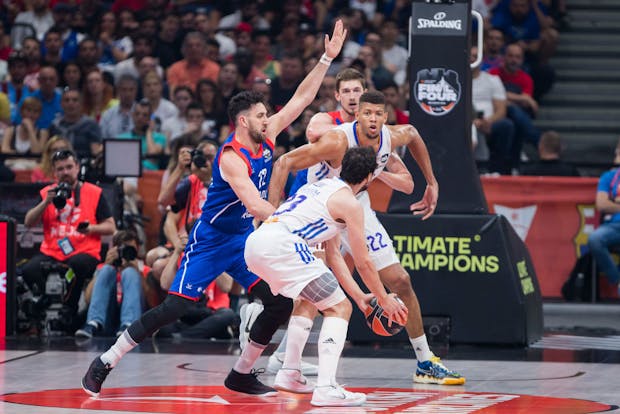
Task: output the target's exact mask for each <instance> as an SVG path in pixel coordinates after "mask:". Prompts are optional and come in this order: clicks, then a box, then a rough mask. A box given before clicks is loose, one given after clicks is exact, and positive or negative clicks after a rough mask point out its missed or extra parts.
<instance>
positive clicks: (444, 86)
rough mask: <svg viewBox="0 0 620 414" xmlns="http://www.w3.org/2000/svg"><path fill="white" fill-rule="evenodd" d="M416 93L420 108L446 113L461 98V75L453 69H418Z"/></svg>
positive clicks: (429, 111) (432, 113) (436, 113)
mask: <svg viewBox="0 0 620 414" xmlns="http://www.w3.org/2000/svg"><path fill="white" fill-rule="evenodd" d="M414 95H415V100H416V102H417V103H418V105H419V106H420V108H422V110H423V111H424V112H426V113H427V114H429V115H432V116H442V115H446V114H447V113H449V112H450V111H452V109H454V107H455V106H456V105H457V104H458V102H459V100H460V99H461V84H460V82H459V75H458V73H457V72H455V71H454V70H452V69H445V68H432V69H422V70H420V71H418V75H417V78H416V81H415V85H414Z"/></svg>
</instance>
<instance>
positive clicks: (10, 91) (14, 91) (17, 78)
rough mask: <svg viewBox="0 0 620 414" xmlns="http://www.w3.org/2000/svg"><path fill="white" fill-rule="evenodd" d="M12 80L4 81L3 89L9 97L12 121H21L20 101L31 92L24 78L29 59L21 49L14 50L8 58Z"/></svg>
mask: <svg viewBox="0 0 620 414" xmlns="http://www.w3.org/2000/svg"><path fill="white" fill-rule="evenodd" d="M8 67H9V75H10V77H11V80H9V81H5V82H2V85H1V86H2V91H1V92H3V93H5V94H6V95H7V97H8V99H9V106H10V108H11V123H19V102H20V101H21V100H22V98H23V97H26V96H28V95H29V94H30V91H29V90H28V87H27V86H26V85H25V84H24V79H25V77H26V74H27V73H28V61H27V60H26V55H24V53H23V52H21V51H13V52H11V54H10V55H9V60H8Z"/></svg>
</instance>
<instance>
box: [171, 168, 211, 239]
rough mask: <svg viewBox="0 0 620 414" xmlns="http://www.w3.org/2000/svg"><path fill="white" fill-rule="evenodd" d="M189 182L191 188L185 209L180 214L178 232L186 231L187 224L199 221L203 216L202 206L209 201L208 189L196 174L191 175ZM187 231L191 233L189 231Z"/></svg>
mask: <svg viewBox="0 0 620 414" xmlns="http://www.w3.org/2000/svg"><path fill="white" fill-rule="evenodd" d="M188 180H189V183H190V186H189V190H188V194H187V200H186V202H185V207H183V210H181V211H180V212H179V217H180V220H179V224H178V226H177V228H178V230H181V229H184V228H185V224H186V223H188V222H189V223H193V222H194V221H196V220H198V219H199V218H200V215H201V214H202V206H203V205H204V203H205V201H207V187H205V185H204V183H203V182H202V181H200V179H199V178H198V177H197V176H196V175H194V174H191V175H190V176H189V177H188ZM187 231H188V232H189V230H187Z"/></svg>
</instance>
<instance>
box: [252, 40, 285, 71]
mask: <svg viewBox="0 0 620 414" xmlns="http://www.w3.org/2000/svg"><path fill="white" fill-rule="evenodd" d="M251 49H252V53H253V55H254V65H255V66H256V67H257V68H258V70H260V71H261V72H263V73H264V74H265V75H266V76H267V77H268V78H270V79H275V78H277V77H278V76H280V62H278V61H277V60H275V59H274V58H273V56H272V55H271V38H270V37H269V33H268V32H266V31H256V30H255V31H254V33H253V34H252V45H251Z"/></svg>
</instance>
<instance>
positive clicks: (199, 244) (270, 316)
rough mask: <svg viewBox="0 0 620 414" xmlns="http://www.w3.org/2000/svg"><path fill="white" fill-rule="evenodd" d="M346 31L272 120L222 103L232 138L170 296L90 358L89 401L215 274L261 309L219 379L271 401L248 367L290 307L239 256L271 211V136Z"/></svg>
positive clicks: (255, 99) (245, 101)
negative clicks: (258, 301)
mask: <svg viewBox="0 0 620 414" xmlns="http://www.w3.org/2000/svg"><path fill="white" fill-rule="evenodd" d="M345 38H346V30H345V29H344V27H343V24H342V21H337V22H336V24H335V27H334V31H333V34H332V37H331V39H330V38H329V37H328V36H327V35H326V36H325V53H324V54H323V56H322V57H321V59H320V61H319V63H317V65H316V66H315V67H314V69H312V71H311V72H310V73H309V74H308V75H307V76H306V78H305V79H304V80H303V81H302V83H301V84H300V85H299V87H298V88H297V90H296V91H295V94H294V95H293V97H292V98H291V100H290V101H289V102H288V103H287V104H286V105H285V106H284V107H283V108H282V109H281V110H280V112H278V113H277V114H275V115H273V116H270V117H269V116H267V109H266V106H265V104H264V103H263V96H262V95H261V94H258V93H256V92H241V93H239V94H237V95H235V96H234V97H233V98H232V99H231V101H230V104H229V107H228V114H229V117H230V119H231V120H232V122H234V124H235V132H234V133H233V134H231V136H230V137H229V138H228V139H227V140H226V141H225V143H224V144H223V145H222V147H221V148H220V150H219V152H218V154H217V156H216V158H215V160H214V165H215V166H217V167H218V168H214V169H213V182H212V184H211V186H210V188H209V197H208V199H207V201H206V202H205V204H204V206H203V211H202V216H201V217H200V219H199V220H197V221H196V223H195V224H194V226H193V228H192V230H191V232H190V235H189V241H188V243H187V246H186V248H185V254H184V257H183V261H182V262H181V265H180V267H179V270H178V271H177V274H176V276H175V279H174V281H173V282H172V286H171V287H170V290H169V294H168V296H167V297H166V299H165V300H164V301H163V302H162V304H161V305H159V306H157V307H155V308H153V309H151V310H149V311H148V312H146V313H145V314H144V315H142V317H141V318H140V319H139V320H137V321H136V322H134V323H133V324H132V325H131V326H130V327H129V328H128V329H127V330H126V331H125V332H123V334H122V335H121V336H120V337H119V338H118V340H117V341H116V343H115V344H114V345H113V346H112V347H111V348H110V349H108V351H106V352H105V353H103V354H102V355H101V356H99V357H97V358H95V360H94V361H93V362H92V363H91V365H90V367H89V369H88V372H87V373H86V375H85V376H84V378H83V379H82V387H83V388H84V390H85V391H86V392H87V393H88V394H90V395H93V396H97V395H98V394H99V392H100V390H101V385H102V384H103V382H104V380H105V378H106V376H107V375H108V374H109V372H110V371H111V370H112V368H114V367H115V366H116V364H117V363H118V362H119V361H120V359H121V358H122V357H123V355H125V354H126V353H127V352H129V351H130V350H132V349H133V348H134V347H135V346H137V344H138V343H140V342H141V341H142V340H144V339H145V338H146V337H148V336H150V335H151V334H152V333H153V332H155V331H156V330H157V329H159V328H160V327H161V326H163V325H166V324H168V323H171V322H173V321H175V320H176V319H177V318H179V317H180V316H181V315H183V314H184V313H185V311H186V310H187V307H188V306H189V305H190V304H191V303H192V301H195V300H198V298H199V297H200V296H201V295H202V294H203V290H204V288H206V287H207V286H208V285H209V284H210V283H211V282H212V281H213V280H214V279H215V278H216V277H217V276H218V275H219V274H221V273H222V272H224V271H225V272H227V273H228V274H230V275H231V276H233V277H234V278H235V279H236V280H237V281H238V282H239V283H240V284H241V285H242V286H244V287H245V288H246V289H247V290H248V291H251V292H252V293H253V294H254V295H256V296H257V297H259V298H260V299H261V300H262V302H263V304H264V305H265V309H264V311H263V312H262V313H261V315H259V317H258V318H257V319H256V322H255V323H254V326H253V327H252V330H251V332H250V342H249V344H248V345H247V346H246V347H245V349H244V350H243V352H242V354H241V356H240V358H239V360H238V361H237V362H236V363H235V366H234V368H233V369H232V370H231V372H230V374H229V375H228V377H227V378H226V381H225V385H226V386H227V387H228V388H230V389H232V390H235V391H239V392H244V393H248V394H255V395H272V394H275V393H276V392H277V391H276V390H275V389H274V388H271V387H268V386H266V385H264V384H262V383H261V382H260V381H259V380H258V379H257V378H256V375H257V374H256V372H255V371H254V370H253V369H252V368H253V366H254V363H255V361H256V360H257V359H258V357H259V356H260V355H261V353H262V352H263V350H264V348H265V347H266V346H267V345H268V344H269V341H270V339H271V337H272V336H273V334H274V333H275V331H276V330H277V328H278V326H279V325H280V324H281V323H283V322H285V321H286V320H287V319H288V317H289V315H290V312H291V309H292V301H291V300H290V299H288V298H285V297H283V296H281V295H278V296H274V295H273V294H272V293H271V291H270V289H269V286H268V285H267V283H265V282H264V281H262V280H260V279H259V278H258V277H257V276H256V275H254V274H252V273H251V272H250V271H248V270H247V265H246V263H245V260H244V258H243V250H244V247H245V241H246V238H247V237H248V235H249V234H250V233H251V232H252V230H253V226H252V220H253V219H254V218H257V219H259V220H265V219H266V218H267V217H269V216H270V215H271V213H273V212H274V210H275V208H274V207H273V205H272V204H270V203H268V202H267V201H266V200H265V198H266V196H267V187H268V185H269V179H270V177H271V167H272V157H273V149H274V140H275V137H276V136H277V135H278V134H279V133H280V132H281V131H282V130H283V129H284V128H285V127H286V126H287V125H289V124H290V123H291V122H293V121H294V120H295V119H296V118H297V117H298V116H299V115H300V114H301V112H302V111H303V109H304V108H305V107H306V106H308V105H309V104H310V103H311V102H312V100H313V99H314V96H315V95H316V93H317V91H318V88H319V85H320V84H321V80H322V79H323V77H324V76H325V73H326V72H327V69H328V68H329V65H330V63H331V61H332V59H333V58H334V57H336V56H337V55H338V53H340V50H341V48H342V45H343V43H344V39H345Z"/></svg>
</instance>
